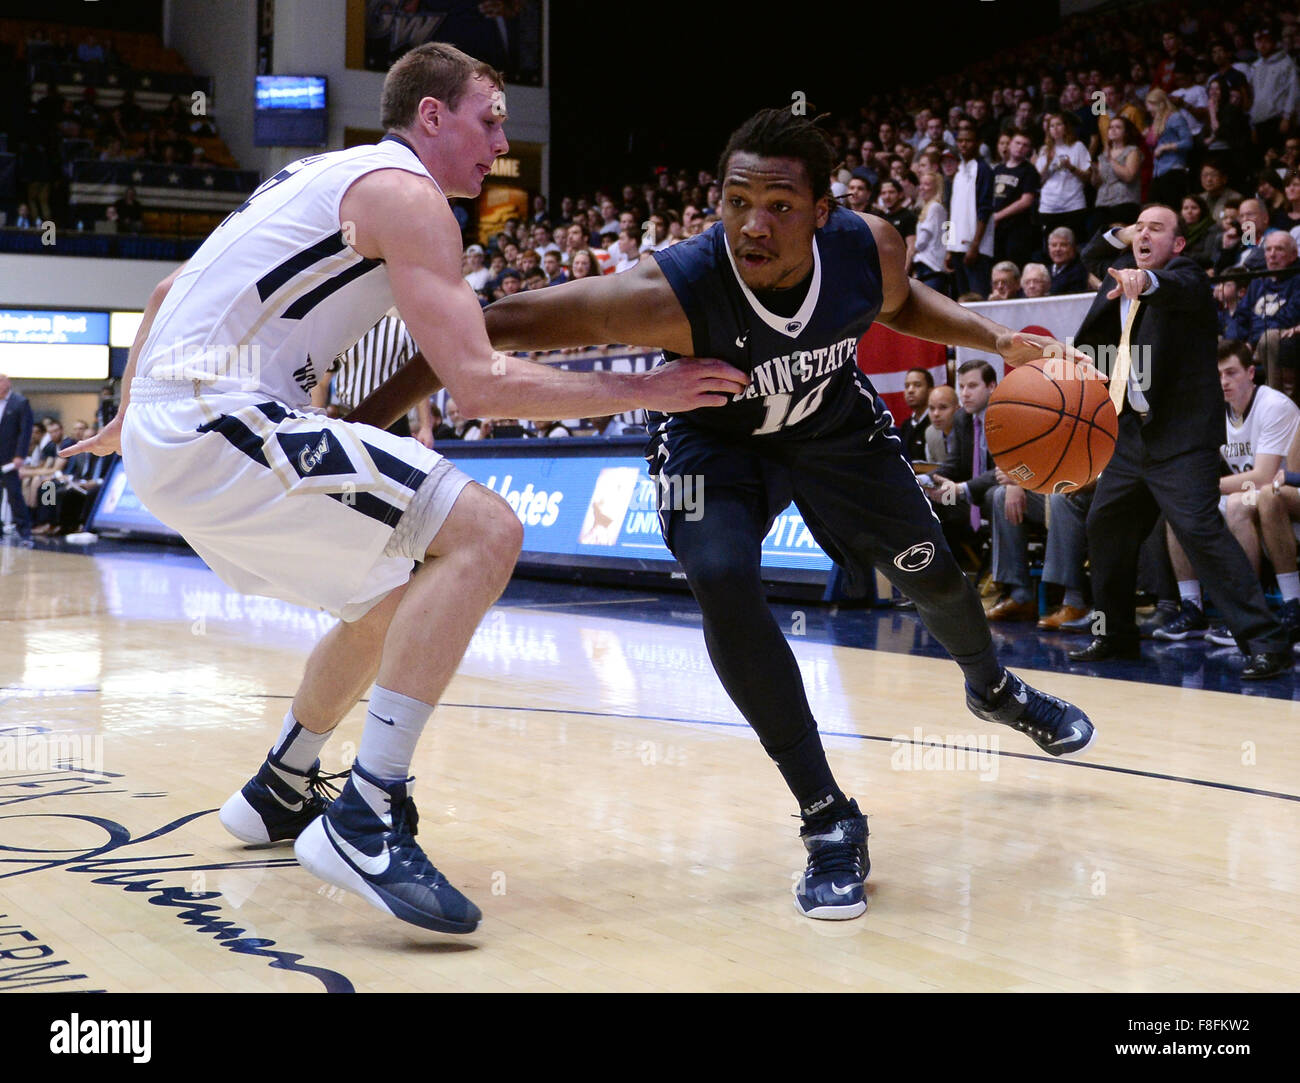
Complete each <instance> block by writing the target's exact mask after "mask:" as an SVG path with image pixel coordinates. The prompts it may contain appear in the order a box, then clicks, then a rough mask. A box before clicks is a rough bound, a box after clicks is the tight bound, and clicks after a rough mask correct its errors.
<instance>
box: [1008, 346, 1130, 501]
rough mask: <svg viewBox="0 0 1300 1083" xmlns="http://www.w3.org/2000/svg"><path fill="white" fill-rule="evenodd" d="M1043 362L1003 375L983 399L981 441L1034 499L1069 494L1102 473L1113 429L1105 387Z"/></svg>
mask: <svg viewBox="0 0 1300 1083" xmlns="http://www.w3.org/2000/svg"><path fill="white" fill-rule="evenodd" d="M1067 369H1070V370H1072V369H1073V366H1072V365H1069V364H1066V363H1064V362H1062V361H1061V360H1060V359H1059V358H1050V357H1048V358H1043V359H1041V360H1039V361H1031V362H1030V363H1029V364H1027V365H1021V366H1020V367H1019V368H1016V369H1013V370H1012V371H1011V372H1010V373H1008V374H1007V376H1006V378H1005V379H1003V381H1002V382H1001V383H1000V384H998V386H997V387H996V388H994V390H993V394H992V395H991V396H990V397H989V406H988V411H987V412H986V413H985V415H984V437H985V439H986V440H987V441H988V446H989V454H990V455H992V456H993V461H994V462H995V463H997V465H998V466H999V467H1000V468H1001V469H1002V470H1003V471H1004V472H1005V473H1007V474H1009V475H1010V476H1011V477H1012V479H1013V480H1014V481H1015V483H1016V484H1017V485H1021V486H1023V487H1024V488H1026V489H1030V490H1032V491H1033V492H1036V493H1072V492H1074V491H1075V490H1076V489H1080V488H1082V487H1083V486H1085V485H1087V484H1088V483H1089V482H1091V481H1094V480H1095V479H1096V477H1097V475H1098V474H1100V473H1101V472H1102V470H1103V469H1104V468H1105V466H1106V464H1107V463H1108V462H1110V457H1111V455H1112V454H1114V451H1115V436H1116V433H1117V432H1118V427H1119V426H1118V423H1117V421H1116V418H1115V407H1114V405H1113V404H1112V403H1111V401H1110V393H1109V391H1108V390H1107V388H1108V386H1109V385H1108V384H1107V383H1106V382H1105V381H1104V380H1098V379H1090V380H1089V379H1083V380H1081V379H1078V378H1077V377H1076V376H1075V375H1074V373H1073V371H1069V372H1067V371H1066V370H1067Z"/></svg>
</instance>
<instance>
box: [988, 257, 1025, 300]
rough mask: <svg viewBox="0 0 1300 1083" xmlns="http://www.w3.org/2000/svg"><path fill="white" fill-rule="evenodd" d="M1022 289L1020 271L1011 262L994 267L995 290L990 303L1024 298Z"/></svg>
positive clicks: (1006, 261)
mask: <svg viewBox="0 0 1300 1083" xmlns="http://www.w3.org/2000/svg"><path fill="white" fill-rule="evenodd" d="M1024 295H1025V294H1024V291H1023V290H1021V288H1020V270H1019V268H1017V267H1016V265H1015V264H1014V263H1012V262H1011V261H1010V260H1003V261H1002V262H1001V263H995V264H994V265H993V290H992V292H991V293H990V294H989V300H990V301H1012V300H1016V299H1018V298H1021V297H1024Z"/></svg>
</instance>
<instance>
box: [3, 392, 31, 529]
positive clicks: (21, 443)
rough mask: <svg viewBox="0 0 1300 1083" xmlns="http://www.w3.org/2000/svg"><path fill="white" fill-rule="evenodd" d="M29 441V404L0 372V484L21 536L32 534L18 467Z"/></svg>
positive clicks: (29, 443)
mask: <svg viewBox="0 0 1300 1083" xmlns="http://www.w3.org/2000/svg"><path fill="white" fill-rule="evenodd" d="M31 442H32V408H31V406H30V404H29V403H28V402H27V400H26V399H25V398H23V396H22V395H20V394H18V392H17V391H15V390H14V389H13V384H12V383H11V382H10V380H9V377H8V376H5V375H3V374H0V469H2V470H3V471H4V472H3V473H0V485H3V486H4V491H5V492H6V493H7V494H8V495H9V514H10V515H12V516H13V519H14V526H15V527H17V529H18V535H19V537H21V538H22V539H23V540H25V541H26V540H30V538H31V536H32V523H31V518H30V517H29V516H28V514H27V503H26V501H24V500H23V483H22V480H21V479H20V478H19V476H18V467H19V466H21V465H22V463H23V462H24V460H25V459H26V458H27V451H28V448H29V447H30V446H31Z"/></svg>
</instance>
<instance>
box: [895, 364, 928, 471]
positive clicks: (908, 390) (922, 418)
mask: <svg viewBox="0 0 1300 1083" xmlns="http://www.w3.org/2000/svg"><path fill="white" fill-rule="evenodd" d="M933 389H934V377H933V376H931V375H930V370H929V369H908V370H907V375H906V376H904V377H903V398H904V399H905V400H906V402H907V405H908V406H909V407H910V408H911V411H912V412H911V414H910V415H909V416H908V417H907V419H906V420H905V421H904V422H903V423H902V424H901V425H899V426H898V438H899V439H900V440H901V441H902V442H903V454H904V455H906V456H907V461H908V462H916V461H917V460H918V459H924V458H925V432H926V430H927V429H928V428H929V427H930V415H929V413H927V407H928V406H929V401H930V392H931V391H932V390H933Z"/></svg>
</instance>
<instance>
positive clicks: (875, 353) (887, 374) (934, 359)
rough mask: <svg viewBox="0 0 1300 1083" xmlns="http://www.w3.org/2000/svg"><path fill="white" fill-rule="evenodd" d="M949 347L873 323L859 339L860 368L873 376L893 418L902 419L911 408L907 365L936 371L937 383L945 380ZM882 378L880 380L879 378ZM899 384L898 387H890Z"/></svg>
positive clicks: (896, 420)
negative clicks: (906, 383)
mask: <svg viewBox="0 0 1300 1083" xmlns="http://www.w3.org/2000/svg"><path fill="white" fill-rule="evenodd" d="M947 363H948V348H947V347H946V346H944V345H943V343H941V342H924V341H922V340H921V339H919V338H912V337H911V336H910V335H900V334H899V333H898V332H897V331H894V330H892V329H890V328H888V327H885V326H884V325H883V324H879V323H873V324H872V325H871V326H870V327H868V328H867V333H866V334H865V335H863V336H862V338H860V339H859V340H858V368H860V369H861V370H862V371H863V372H864V373H866V374H867V376H868V377H870V378H871V382H872V385H873V386H875V388H876V390H877V391H878V392H879V394H880V397H881V399H883V400H884V403H885V405H886V406H888V407H889V412H890V413H891V414H893V415H894V421H895V422H898V423H901V422H902V421H903V420H904V419H905V418H906V417H907V416H908V415H909V414H910V413H911V412H912V411H911V410H909V409H908V407H907V400H906V399H904V398H903V391H902V387H903V375H904V374H905V373H906V372H907V370H908V369H929V370H931V372H935V373H936V375H935V383H936V384H939V383H944V382H946V381H945V380H944V379H943V377H942V375H940V374H942V373H945V372H946V371H947ZM877 381H879V382H877ZM890 387H897V388H898V390H897V391H893V390H889V388H890Z"/></svg>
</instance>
